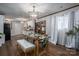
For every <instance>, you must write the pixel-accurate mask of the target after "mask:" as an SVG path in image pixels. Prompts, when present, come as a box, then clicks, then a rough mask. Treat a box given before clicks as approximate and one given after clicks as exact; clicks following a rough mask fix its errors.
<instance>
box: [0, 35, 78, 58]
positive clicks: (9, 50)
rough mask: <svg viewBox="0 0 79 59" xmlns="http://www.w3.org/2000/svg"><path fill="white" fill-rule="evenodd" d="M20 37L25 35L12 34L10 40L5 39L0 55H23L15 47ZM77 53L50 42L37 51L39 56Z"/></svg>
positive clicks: (72, 54)
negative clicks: (44, 47)
mask: <svg viewBox="0 0 79 59" xmlns="http://www.w3.org/2000/svg"><path fill="white" fill-rule="evenodd" d="M22 38H26V37H25V36H24V35H17V36H13V37H12V38H11V40H9V41H6V43H5V44H4V45H3V46H2V47H0V56H24V53H23V52H20V51H18V49H17V47H16V40H18V39H22ZM31 53H32V52H31ZM78 55H79V51H75V50H73V49H68V48H65V47H63V46H59V45H54V44H51V43H50V42H49V43H48V47H47V48H46V49H44V50H41V52H40V53H39V56H78ZM33 56H34V55H33Z"/></svg>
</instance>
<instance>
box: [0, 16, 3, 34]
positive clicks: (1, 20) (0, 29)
mask: <svg viewBox="0 0 79 59" xmlns="http://www.w3.org/2000/svg"><path fill="white" fill-rule="evenodd" d="M3 30H4V16H3V15H0V33H3Z"/></svg>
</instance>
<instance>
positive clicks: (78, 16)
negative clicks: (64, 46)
mask: <svg viewBox="0 0 79 59" xmlns="http://www.w3.org/2000/svg"><path fill="white" fill-rule="evenodd" d="M78 25H79V10H77V11H75V18H74V26H78ZM75 48H76V49H79V33H77V34H76V36H75Z"/></svg>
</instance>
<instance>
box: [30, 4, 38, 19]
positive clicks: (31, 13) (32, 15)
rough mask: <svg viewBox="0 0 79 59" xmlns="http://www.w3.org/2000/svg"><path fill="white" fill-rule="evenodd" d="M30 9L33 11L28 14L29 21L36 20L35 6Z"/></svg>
mask: <svg viewBox="0 0 79 59" xmlns="http://www.w3.org/2000/svg"><path fill="white" fill-rule="evenodd" d="M32 7H33V10H32V11H30V12H29V13H30V18H31V19H37V16H38V14H39V12H36V10H35V8H36V6H35V5H33V6H32Z"/></svg>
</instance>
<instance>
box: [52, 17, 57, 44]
mask: <svg viewBox="0 0 79 59" xmlns="http://www.w3.org/2000/svg"><path fill="white" fill-rule="evenodd" d="M51 42H52V43H53V44H57V20H56V17H55V16H52V18H51Z"/></svg>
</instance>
